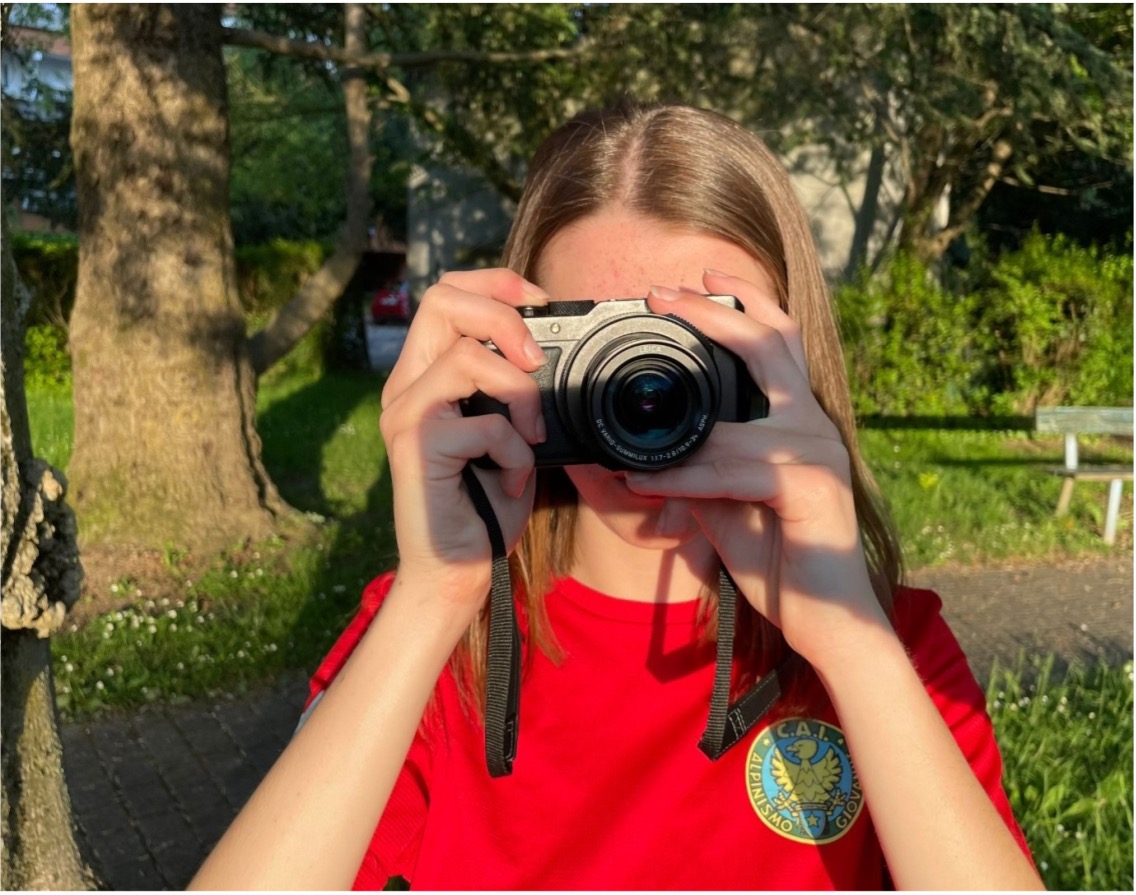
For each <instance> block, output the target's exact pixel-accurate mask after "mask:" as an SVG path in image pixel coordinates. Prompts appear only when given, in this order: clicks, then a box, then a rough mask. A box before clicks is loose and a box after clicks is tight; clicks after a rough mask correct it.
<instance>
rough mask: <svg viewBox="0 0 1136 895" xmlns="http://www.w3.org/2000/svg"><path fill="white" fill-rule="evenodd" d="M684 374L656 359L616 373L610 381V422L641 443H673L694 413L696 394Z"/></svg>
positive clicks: (646, 446) (655, 445)
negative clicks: (619, 373) (692, 412)
mask: <svg viewBox="0 0 1136 895" xmlns="http://www.w3.org/2000/svg"><path fill="white" fill-rule="evenodd" d="M683 378H684V377H683V376H682V374H681V372H680V371H678V370H675V369H667V368H666V367H664V366H662V365H656V364H654V363H647V364H644V365H643V368H642V369H632V370H630V371H626V372H623V375H617V376H616V377H615V378H614V379H613V380H611V381H609V383H608V390H609V393H610V394H611V400H610V407H611V422H612V423H613V424H614V425H615V426H616V428H617V429H618V430H620V431H621V433H622V434H623V435H624V436H625V437H626V438H627V439H628V441H630V442H631V443H633V444H635V445H637V446H639V447H643V448H650V447H657V446H662V445H666V444H668V443H670V442H671V441H673V440H674V438H675V436H676V434H678V433H680V432H681V431H682V430H683V429H685V428H686V427H687V426H688V424H689V420H690V416H691V404H692V400H693V398H694V395H692V394H691V390H690V388H689V383H687V382H684V381H683ZM605 403H608V402H607V401H605Z"/></svg>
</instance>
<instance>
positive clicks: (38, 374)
mask: <svg viewBox="0 0 1136 895" xmlns="http://www.w3.org/2000/svg"><path fill="white" fill-rule="evenodd" d="M24 384H25V386H27V387H28V388H35V389H56V388H62V387H70V385H71V353H70V352H69V351H68V350H67V333H66V332H65V331H64V330H63V329H61V328H60V327H58V326H29V327H28V328H27V331H26V332H25V333H24Z"/></svg>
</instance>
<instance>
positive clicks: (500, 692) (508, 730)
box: [462, 464, 521, 777]
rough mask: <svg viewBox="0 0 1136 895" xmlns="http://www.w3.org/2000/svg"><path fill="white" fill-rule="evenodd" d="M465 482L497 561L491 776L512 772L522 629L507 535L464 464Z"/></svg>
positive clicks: (492, 604)
mask: <svg viewBox="0 0 1136 895" xmlns="http://www.w3.org/2000/svg"><path fill="white" fill-rule="evenodd" d="M462 481H463V482H464V483H465V487H466V490H467V491H468V492H469V497H470V500H472V501H473V507H474V509H475V510H477V515H479V516H480V517H481V521H482V522H484V523H485V531H486V533H487V534H488V535H489V546H490V549H491V550H492V554H493V560H492V568H491V572H490V577H491V581H492V584H491V586H490V591H489V644H488V653H489V663H488V664H489V667H488V670H487V672H486V681H485V761H486V764H488V766H489V776H491V777H506V776H508V775H509V774H511V773H513V759H514V758H516V756H517V736H518V733H519V726H518V724H519V718H520V710H521V632H520V629H519V628H518V626H517V614H516V610H515V607H514V606H513V581H512V576H511V575H510V574H509V557H508V553H507V552H506V549H505V536H504V535H503V534H502V533H501V526H500V524H498V522H497V516H496V514H495V513H494V512H493V505H492V504H491V503H490V502H489V496H488V495H487V494H486V493H485V489H484V488H483V487H482V486H481V482H480V481H478V478H477V475H476V474H475V473H474V471H473V467H472V466H471V465H469V464H466V466H465V468H464V469H463V470H462Z"/></svg>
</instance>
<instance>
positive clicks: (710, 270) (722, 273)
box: [702, 267, 730, 277]
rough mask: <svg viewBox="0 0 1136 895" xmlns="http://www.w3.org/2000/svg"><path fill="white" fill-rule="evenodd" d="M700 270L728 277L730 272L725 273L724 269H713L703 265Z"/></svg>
mask: <svg viewBox="0 0 1136 895" xmlns="http://www.w3.org/2000/svg"><path fill="white" fill-rule="evenodd" d="M702 272H703V273H708V274H710V276H712V277H728V276H730V274H728V273H726V272H725V271H724V270H715V269H714V268H713V267H704V268H702Z"/></svg>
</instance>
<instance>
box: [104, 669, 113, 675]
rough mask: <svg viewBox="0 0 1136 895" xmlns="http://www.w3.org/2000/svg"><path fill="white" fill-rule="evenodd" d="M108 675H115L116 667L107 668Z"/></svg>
mask: <svg viewBox="0 0 1136 895" xmlns="http://www.w3.org/2000/svg"><path fill="white" fill-rule="evenodd" d="M106 676H107V677H114V669H113V668H108V669H107V670H106Z"/></svg>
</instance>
